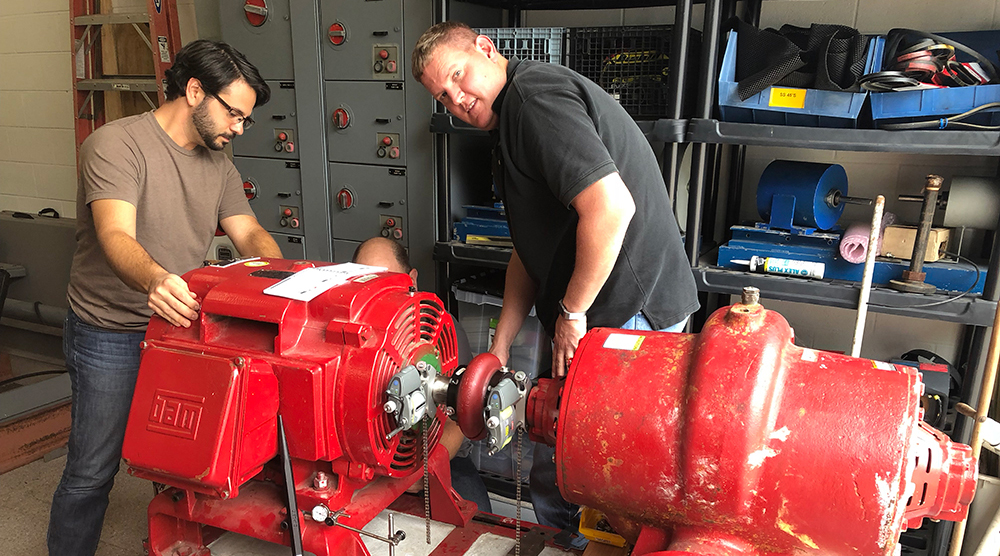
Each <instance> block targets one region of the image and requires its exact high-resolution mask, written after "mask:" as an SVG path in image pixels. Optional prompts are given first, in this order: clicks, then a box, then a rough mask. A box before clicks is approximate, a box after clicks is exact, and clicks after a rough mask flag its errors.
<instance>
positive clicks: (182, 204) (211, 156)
mask: <svg viewBox="0 0 1000 556" xmlns="http://www.w3.org/2000/svg"><path fill="white" fill-rule="evenodd" d="M78 168H79V182H78V187H77V201H76V206H77V211H76V212H77V228H76V253H75V254H74V256H73V266H72V269H71V271H70V279H69V291H68V296H67V297H68V299H69V306H70V308H71V309H73V312H75V313H76V314H77V315H78V316H79V317H80V319H81V320H83V321H84V322H86V323H88V324H91V325H94V326H98V327H101V328H106V329H109V330H118V331H130V332H135V331H142V330H144V329H145V328H146V325H147V324H148V323H149V318H150V316H152V313H153V312H152V310H151V309H150V308H149V307H148V306H147V305H146V297H147V295H146V293H144V292H137V291H135V290H133V289H131V288H129V287H128V286H127V285H125V283H124V282H122V281H121V280H120V279H119V278H118V276H117V275H115V273H114V271H112V270H111V267H110V266H108V263H107V261H106V259H105V258H104V251H103V250H102V249H101V246H100V244H98V242H97V232H96V230H95V228H94V221H93V215H92V212H91V208H90V203H91V202H93V201H96V200H99V199H118V200H122V201H126V202H128V203H130V204H132V205H133V206H135V207H136V240H137V241H138V242H139V244H140V245H142V247H143V249H145V250H146V252H147V253H149V255H150V256H151V257H152V258H153V260H155V261H156V262H157V263H159V264H160V266H162V267H163V268H165V269H166V270H167V271H168V272H171V273H174V274H178V275H179V274H183V273H185V272H187V271H189V270H192V269H195V268H198V267H199V266H201V264H202V262H203V260H204V258H205V254H206V253H207V252H208V248H209V246H210V244H211V242H212V237H213V236H214V234H215V230H216V227H217V226H218V223H219V221H220V220H222V219H223V218H227V217H230V216H235V215H239V214H246V215H251V216H252V215H253V211H252V210H251V209H250V205H249V203H247V199H246V196H245V195H244V193H243V182H242V180H241V178H240V174H239V172H238V171H237V170H236V167H234V166H233V163H232V162H230V161H229V159H228V158H227V157H226V155H225V154H224V153H222V152H216V151H211V150H209V149H207V148H205V147H197V148H195V149H194V150H190V151H189V150H187V149H185V148H183V147H181V146H180V145H178V144H177V143H175V142H174V141H173V139H171V138H170V136H169V135H167V133H166V132H165V131H164V130H163V128H162V127H160V125H159V123H158V122H157V121H156V118H155V117H154V116H153V113H152V112H147V113H145V114H141V115H138V116H131V117H128V118H122V119H120V120H116V121H113V122H109V123H107V124H105V125H103V126H101V127H100V128H98V129H97V130H96V131H95V132H94V133H93V134H91V135H90V137H88V138H87V140H86V141H84V143H83V145H82V146H81V147H80V155H79V163H78Z"/></svg>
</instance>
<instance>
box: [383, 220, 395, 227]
mask: <svg viewBox="0 0 1000 556" xmlns="http://www.w3.org/2000/svg"><path fill="white" fill-rule="evenodd" d="M385 225H386V226H389V227H390V228H391V227H393V226H395V225H396V219H395V218H386V219H385Z"/></svg>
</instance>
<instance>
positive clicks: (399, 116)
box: [325, 81, 406, 166]
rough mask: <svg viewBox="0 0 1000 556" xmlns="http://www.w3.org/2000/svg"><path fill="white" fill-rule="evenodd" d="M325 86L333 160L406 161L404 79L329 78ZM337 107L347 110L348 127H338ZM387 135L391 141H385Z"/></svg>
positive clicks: (393, 164) (364, 162)
mask: <svg viewBox="0 0 1000 556" xmlns="http://www.w3.org/2000/svg"><path fill="white" fill-rule="evenodd" d="M325 89H326V114H325V117H326V129H327V150H328V151H329V156H330V161H331V162H360V163H363V164H385V165H389V166H403V165H405V164H406V126H405V122H404V120H403V117H404V115H405V106H406V96H405V94H404V93H405V92H404V90H403V84H402V83H383V82H380V81H327V82H326V83H325ZM337 111H343V112H342V114H346V116H347V118H348V119H347V122H348V124H347V125H346V127H343V128H341V127H338V125H337V123H336V122H335V118H334V116H335V113H337ZM341 125H343V122H342V121H341ZM386 137H388V138H389V141H388V142H387V143H383V140H384V139H385V138H386ZM393 149H397V150H395V151H394V150H393Z"/></svg>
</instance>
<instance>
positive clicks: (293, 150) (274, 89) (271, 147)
mask: <svg viewBox="0 0 1000 556" xmlns="http://www.w3.org/2000/svg"><path fill="white" fill-rule="evenodd" d="M267 84H268V86H270V87H271V100H270V102H268V103H267V104H265V105H264V106H258V107H257V108H255V109H254V111H253V119H254V121H256V124H255V125H254V126H253V127H251V128H250V129H249V130H247V131H245V132H243V135H241V136H239V137H237V138H236V139H235V140H233V154H234V155H236V156H259V157H267V158H281V159H284V160H298V159H299V133H298V127H297V125H296V122H295V83H294V82H292V81H268V82H267Z"/></svg>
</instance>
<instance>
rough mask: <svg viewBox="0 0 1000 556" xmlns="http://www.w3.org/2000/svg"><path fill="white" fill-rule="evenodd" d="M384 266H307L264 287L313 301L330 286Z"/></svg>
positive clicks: (273, 292)
mask: <svg viewBox="0 0 1000 556" xmlns="http://www.w3.org/2000/svg"><path fill="white" fill-rule="evenodd" d="M385 271H386V268H385V267H382V266H368V265H363V264H355V263H345V264H337V265H330V266H319V267H315V268H307V269H304V270H300V271H298V272H296V273H295V274H294V275H292V276H289V277H288V278H285V279H284V280H282V281H280V282H278V283H277V284H274V285H272V286H269V287H267V288H265V289H264V293H266V294H267V295H273V296H277V297H285V298H288V299H297V300H299V301H312V300H313V299H315V298H316V297H319V295H320V294H322V293H323V292H325V291H327V290H329V289H330V288H333V287H336V286H339V285H341V284H346V283H347V281H348V280H350V279H351V278H355V277H358V276H364V275H366V274H371V273H373V272H385Z"/></svg>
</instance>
